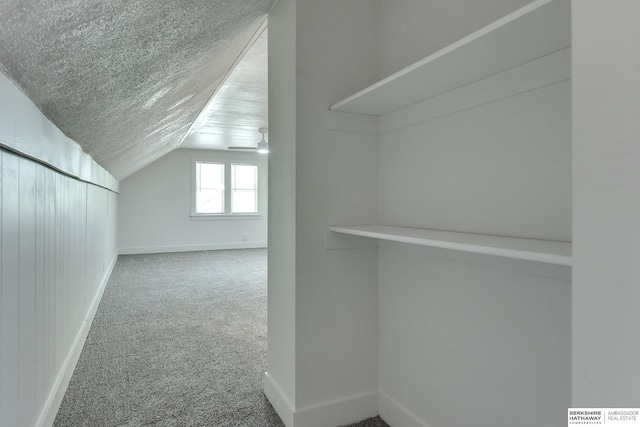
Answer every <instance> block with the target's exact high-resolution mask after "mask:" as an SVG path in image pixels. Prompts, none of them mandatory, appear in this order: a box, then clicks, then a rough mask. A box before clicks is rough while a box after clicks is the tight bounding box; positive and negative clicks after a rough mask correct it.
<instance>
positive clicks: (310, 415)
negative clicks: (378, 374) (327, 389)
mask: <svg viewBox="0 0 640 427" xmlns="http://www.w3.org/2000/svg"><path fill="white" fill-rule="evenodd" d="M376 415H378V391H377V390H375V391H370V392H365V393H359V394H355V395H352V396H348V397H345V398H342V399H336V400H332V401H329V402H324V403H320V404H317V405H310V406H306V407H302V408H300V409H298V410H296V412H295V414H294V421H295V422H294V427H327V426H334V427H337V426H344V425H348V424H353V423H356V422H358V421H362V420H365V419H367V418H371V417H375V416H376Z"/></svg>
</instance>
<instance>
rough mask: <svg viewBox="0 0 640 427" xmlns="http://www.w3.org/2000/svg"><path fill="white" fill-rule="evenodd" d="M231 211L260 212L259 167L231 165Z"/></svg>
mask: <svg viewBox="0 0 640 427" xmlns="http://www.w3.org/2000/svg"><path fill="white" fill-rule="evenodd" d="M231 181H232V182H231V187H232V188H231V190H232V191H231V213H257V212H258V191H257V186H258V167H257V166H256V165H239V164H232V165H231Z"/></svg>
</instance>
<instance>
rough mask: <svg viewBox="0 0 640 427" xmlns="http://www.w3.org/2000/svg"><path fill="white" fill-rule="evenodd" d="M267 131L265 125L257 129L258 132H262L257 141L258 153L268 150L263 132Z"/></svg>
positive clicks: (264, 152)
mask: <svg viewBox="0 0 640 427" xmlns="http://www.w3.org/2000/svg"><path fill="white" fill-rule="evenodd" d="M268 131H269V130H268V129H267V128H265V127H261V128H259V129H258V132H260V133H261V134H262V139H261V140H260V142H259V143H258V153H261V154H266V153H268V152H269V144H267V141H265V140H264V134H265V133H267V132H268Z"/></svg>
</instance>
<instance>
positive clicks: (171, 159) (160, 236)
mask: <svg viewBox="0 0 640 427" xmlns="http://www.w3.org/2000/svg"><path fill="white" fill-rule="evenodd" d="M194 159H197V160H212V161H213V160H233V161H254V162H258V163H259V169H258V170H259V177H258V181H259V182H258V194H259V200H258V209H259V211H260V212H259V214H260V217H258V218H255V219H254V218H252V219H237V218H233V219H216V220H199V219H198V220H196V219H192V218H191V217H190V214H191V194H192V189H191V185H192V162H193V160H194ZM267 173H268V172H267V160H266V156H262V155H260V154H257V153H249V152H246V153H245V152H243V153H240V152H222V151H212V150H191V149H178V150H174V151H172V152H171V153H169V154H167V155H165V156H163V157H161V158H160V159H158V160H156V161H155V162H153V163H151V164H150V165H148V166H146V167H145V168H143V169H141V170H139V171H138V172H136V173H134V174H133V175H130V176H129V177H127V178H126V179H124V180H123V181H122V182H121V183H120V198H119V210H118V245H119V248H120V253H154V252H179V251H190V250H210V249H234V248H255V247H266V246H267V211H266V205H267V197H268V196H267V194H268V190H267V184H266V181H267ZM245 235H246V240H244V239H245V237H244V236H245Z"/></svg>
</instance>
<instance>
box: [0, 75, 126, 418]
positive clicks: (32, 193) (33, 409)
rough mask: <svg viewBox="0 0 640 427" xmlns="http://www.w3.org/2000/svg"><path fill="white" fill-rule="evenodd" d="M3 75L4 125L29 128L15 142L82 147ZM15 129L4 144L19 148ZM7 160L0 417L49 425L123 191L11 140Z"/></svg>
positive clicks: (0, 155)
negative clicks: (37, 156) (39, 157)
mask: <svg viewBox="0 0 640 427" xmlns="http://www.w3.org/2000/svg"><path fill="white" fill-rule="evenodd" d="M2 77H3V78H2V79H0V80H1V81H0V94H2V96H1V97H0V128H2V129H3V130H6V129H8V128H14V129H16V128H19V129H23V130H24V132H20V133H19V135H20V136H21V137H22V139H21V140H20V141H19V144H18V145H19V146H20V147H18V148H25V150H24V151H27V152H29V150H30V149H31V148H33V147H37V146H40V145H44V143H43V141H45V142H46V141H48V140H49V139H50V138H54V139H55V140H56V141H57V143H60V144H61V147H62V148H61V152H62V153H70V152H81V150H79V148H78V147H77V146H76V145H75V143H73V142H72V141H70V140H68V139H66V137H64V136H63V135H61V132H60V131H59V130H58V129H57V128H55V126H54V125H53V124H51V122H49V121H48V120H46V119H45V118H44V116H43V115H42V114H41V113H40V112H39V111H38V110H37V108H35V106H34V105H33V104H32V103H31V102H30V101H29V100H28V99H27V98H26V97H25V96H24V95H23V94H22V93H21V92H20V91H19V90H18V89H17V88H16V87H15V86H13V85H12V84H11V83H10V82H9V81H8V80H6V79H4V76H2ZM16 111H19V114H15V112H16ZM12 135H14V136H17V134H11V133H7V132H4V133H3V139H2V140H0V144H1V145H2V146H3V147H8V148H9V149H13V148H15V147H16V141H15V140H14V139H12ZM4 138H7V139H4ZM49 149H50V148H49ZM21 151H22V150H21ZM31 154H34V152H31ZM48 154H50V155H49V156H45V157H46V160H47V161H51V160H52V159H60V158H61V157H64V156H62V155H61V154H60V153H55V152H49V153H48ZM70 160H71V159H68V158H67V159H65V160H64V161H65V162H66V161H70ZM58 166H60V169H66V168H65V167H62V166H64V165H62V166H61V165H58ZM92 169H94V170H95V171H100V172H99V173H98V175H99V176H102V177H104V178H105V179H106V182H110V183H113V184H115V185H116V186H117V181H115V180H114V179H113V177H111V176H110V175H108V174H106V172H104V171H103V170H102V169H101V168H100V167H99V166H98V165H92ZM0 170H1V173H0V189H1V190H0V197H1V200H2V203H1V209H0V223H1V229H0V239H1V243H2V244H1V245H0V270H1V278H0V291H1V297H0V319H1V322H0V324H1V330H0V360H1V362H0V384H1V389H0V396H1V399H0V402H1V403H0V425H3V426H16V427H31V426H34V425H38V426H48V425H51V424H52V422H53V419H54V418H55V415H56V412H57V410H58V407H59V405H60V402H61V401H62V397H63V396H64V392H65V389H66V386H67V384H68V382H69V379H70V378H71V374H72V373H73V369H74V367H75V364H76V361H77V358H78V357H79V355H80V351H81V350H82V345H83V344H84V339H85V337H86V334H87V333H88V330H89V326H90V324H91V320H92V318H93V314H94V313H95V310H96V309H97V305H98V302H99V299H100V296H101V295H102V290H103V289H104V286H105V284H106V281H107V279H108V277H109V274H110V272H111V268H112V267H113V264H114V263H115V260H116V255H117V251H116V245H115V230H116V209H117V194H116V193H114V192H112V191H110V190H107V189H104V188H101V187H98V186H96V185H94V184H90V183H87V182H82V181H80V180H77V179H75V178H73V177H70V176H67V175H65V174H61V173H59V172H56V171H54V170H52V169H51V168H50V167H48V166H45V165H43V164H41V163H38V162H35V161H33V160H30V159H27V158H24V157H21V156H19V155H17V154H15V153H13V152H10V151H6V150H5V149H4V148H3V149H0ZM90 175H91V174H90Z"/></svg>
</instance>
